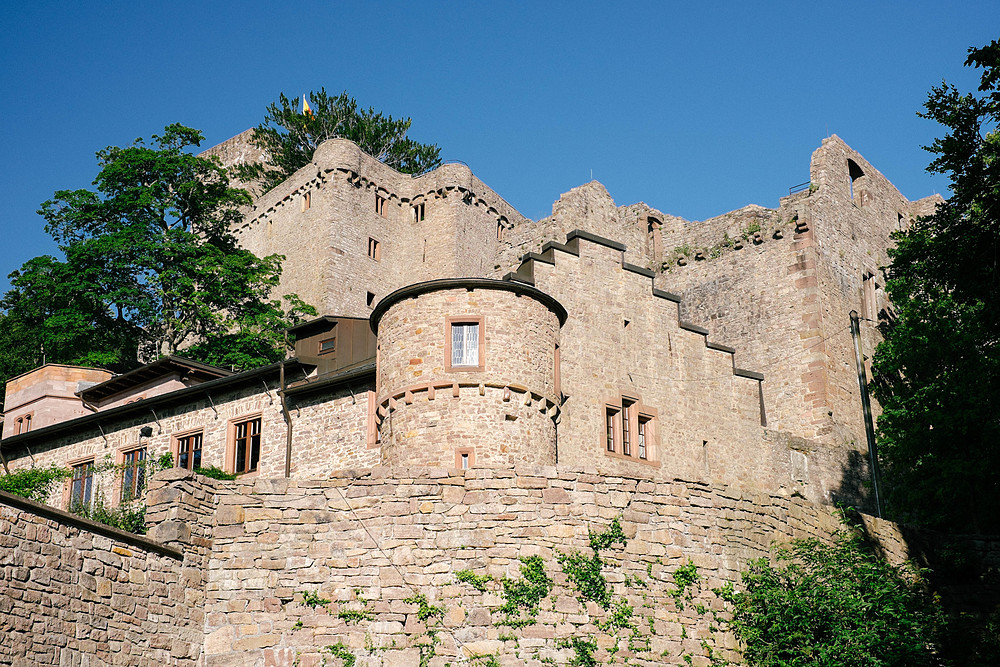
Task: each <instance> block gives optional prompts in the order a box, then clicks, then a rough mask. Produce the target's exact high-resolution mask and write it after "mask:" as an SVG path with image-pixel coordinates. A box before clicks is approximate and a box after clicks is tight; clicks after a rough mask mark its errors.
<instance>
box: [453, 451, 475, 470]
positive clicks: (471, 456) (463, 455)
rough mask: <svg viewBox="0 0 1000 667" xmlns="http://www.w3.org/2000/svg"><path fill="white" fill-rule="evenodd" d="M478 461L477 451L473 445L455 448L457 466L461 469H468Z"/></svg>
mask: <svg viewBox="0 0 1000 667" xmlns="http://www.w3.org/2000/svg"><path fill="white" fill-rule="evenodd" d="M475 462H476V452H475V450H473V449H472V448H471V447H462V448H460V449H456V450H455V467H456V468H458V469H459V470H468V469H469V468H471V467H472V466H473V465H475Z"/></svg>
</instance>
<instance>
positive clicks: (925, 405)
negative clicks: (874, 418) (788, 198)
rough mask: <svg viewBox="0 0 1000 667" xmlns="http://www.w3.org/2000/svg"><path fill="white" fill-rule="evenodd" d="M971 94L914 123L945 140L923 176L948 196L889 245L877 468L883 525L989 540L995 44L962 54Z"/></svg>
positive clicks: (998, 491)
mask: <svg viewBox="0 0 1000 667" xmlns="http://www.w3.org/2000/svg"><path fill="white" fill-rule="evenodd" d="M965 64H966V65H967V66H969V65H971V66H975V67H977V68H982V69H983V72H982V75H981V82H980V86H979V93H980V94H978V95H977V94H975V93H970V94H963V93H960V92H959V91H958V90H956V89H955V88H954V87H952V86H950V85H949V84H947V83H942V85H941V86H939V87H936V88H933V89H932V91H931V92H930V94H929V96H928V100H927V102H926V104H925V109H926V111H925V112H924V113H922V114H920V115H921V116H922V117H924V118H929V119H932V120H935V121H937V122H939V123H941V124H942V125H944V126H945V128H946V129H947V133H946V134H945V136H944V137H943V138H939V139H937V140H935V141H934V143H933V144H932V145H931V146H929V147H927V150H929V151H931V152H933V153H935V154H936V155H937V157H936V159H934V161H933V162H931V164H930V166H929V167H928V170H929V171H931V172H936V173H942V174H946V175H948V176H949V178H950V180H951V191H952V195H951V197H950V198H949V199H948V201H946V202H944V203H943V204H940V205H939V206H938V207H937V209H936V211H935V213H934V214H933V215H932V216H930V217H927V218H924V219H920V220H917V221H916V222H915V223H914V224H913V225H912V226H911V228H910V229H909V230H908V231H906V232H905V233H900V234H897V236H896V241H897V246H896V248H894V249H891V250H890V251H889V256H890V258H891V259H892V264H891V266H890V267H889V269H888V271H887V282H886V291H887V293H888V295H889V297H890V298H891V300H892V302H893V304H894V308H895V311H894V313H892V314H891V316H890V319H889V321H887V322H884V323H883V324H882V326H881V329H882V333H883V335H884V338H885V340H884V341H883V342H882V343H881V344H880V345H879V346H878V348H877V350H876V352H875V357H874V383H873V388H874V393H875V396H876V398H877V399H878V401H879V402H880V403H881V405H882V410H883V412H882V415H881V416H880V417H879V420H878V436H879V448H880V459H881V461H882V464H883V469H884V471H885V474H884V477H885V480H886V484H887V494H886V495H887V498H888V501H889V508H890V511H891V512H892V514H893V516H894V517H895V518H898V519H902V520H906V521H912V522H919V523H923V524H928V525H932V526H935V527H938V528H943V529H948V530H954V531H984V532H998V531H1000V475H998V474H997V470H998V469H1000V308H998V305H1000V300H998V296H1000V273H998V267H997V261H998V253H1000V134H998V132H997V123H998V122H1000V87H998V84H1000V42H997V41H994V42H992V43H991V44H989V45H987V46H985V47H983V48H979V49H970V50H969V57H968V59H967V60H966V63H965Z"/></svg>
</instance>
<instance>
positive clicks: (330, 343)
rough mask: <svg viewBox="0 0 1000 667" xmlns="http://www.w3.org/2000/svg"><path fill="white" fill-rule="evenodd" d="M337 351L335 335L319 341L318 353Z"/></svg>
mask: <svg viewBox="0 0 1000 667" xmlns="http://www.w3.org/2000/svg"><path fill="white" fill-rule="evenodd" d="M336 351H337V337H336V336H332V337H331V338H327V339H326V340H321V341H320V342H319V353H320V354H333V353H334V352H336Z"/></svg>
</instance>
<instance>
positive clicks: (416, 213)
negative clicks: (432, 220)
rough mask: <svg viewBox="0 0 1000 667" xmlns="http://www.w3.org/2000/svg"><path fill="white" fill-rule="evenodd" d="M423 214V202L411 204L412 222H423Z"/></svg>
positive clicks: (424, 211)
mask: <svg viewBox="0 0 1000 667" xmlns="http://www.w3.org/2000/svg"><path fill="white" fill-rule="evenodd" d="M425 214H426V209H425V208H424V202H420V203H419V204H414V205H413V222H423V221H424V217H425Z"/></svg>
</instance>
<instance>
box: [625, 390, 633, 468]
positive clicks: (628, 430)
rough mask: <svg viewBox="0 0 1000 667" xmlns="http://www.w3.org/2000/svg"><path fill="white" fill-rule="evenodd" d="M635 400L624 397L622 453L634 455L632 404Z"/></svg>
mask: <svg viewBox="0 0 1000 667" xmlns="http://www.w3.org/2000/svg"><path fill="white" fill-rule="evenodd" d="M633 405H635V401H628V400H625V399H622V454H624V455H625V456H632V406H633Z"/></svg>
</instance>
